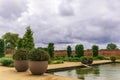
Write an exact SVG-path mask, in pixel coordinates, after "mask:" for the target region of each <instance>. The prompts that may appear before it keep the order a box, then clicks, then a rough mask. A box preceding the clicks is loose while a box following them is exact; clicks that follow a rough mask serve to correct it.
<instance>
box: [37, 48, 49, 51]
mask: <svg viewBox="0 0 120 80" xmlns="http://www.w3.org/2000/svg"><path fill="white" fill-rule="evenodd" d="M38 49H42V50H44V51H48V48H46V47H38Z"/></svg>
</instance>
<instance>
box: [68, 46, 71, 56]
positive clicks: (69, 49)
mask: <svg viewBox="0 0 120 80" xmlns="http://www.w3.org/2000/svg"><path fill="white" fill-rule="evenodd" d="M71 54H72V50H71V46H68V47H67V56H68V57H70V56H71Z"/></svg>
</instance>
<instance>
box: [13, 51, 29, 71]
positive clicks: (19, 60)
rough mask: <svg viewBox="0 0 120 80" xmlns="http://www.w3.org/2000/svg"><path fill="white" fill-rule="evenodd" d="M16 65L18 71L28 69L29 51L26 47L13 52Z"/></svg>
mask: <svg viewBox="0 0 120 80" xmlns="http://www.w3.org/2000/svg"><path fill="white" fill-rule="evenodd" d="M13 59H14V67H15V69H16V70H17V71H18V72H24V71H26V70H27V69H28V52H27V51H26V50H25V49H18V50H16V51H15V53H14V54H13Z"/></svg>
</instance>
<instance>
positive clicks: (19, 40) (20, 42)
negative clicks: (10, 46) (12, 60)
mask: <svg viewBox="0 0 120 80" xmlns="http://www.w3.org/2000/svg"><path fill="white" fill-rule="evenodd" d="M21 48H23V39H22V38H19V39H18V41H17V49H21Z"/></svg>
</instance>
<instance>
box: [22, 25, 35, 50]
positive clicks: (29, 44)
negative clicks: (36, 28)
mask: <svg viewBox="0 0 120 80" xmlns="http://www.w3.org/2000/svg"><path fill="white" fill-rule="evenodd" d="M23 47H24V49H27V50H31V49H33V48H34V39H33V32H32V30H31V29H30V27H27V28H26V32H25V34H24V36H23Z"/></svg>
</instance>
